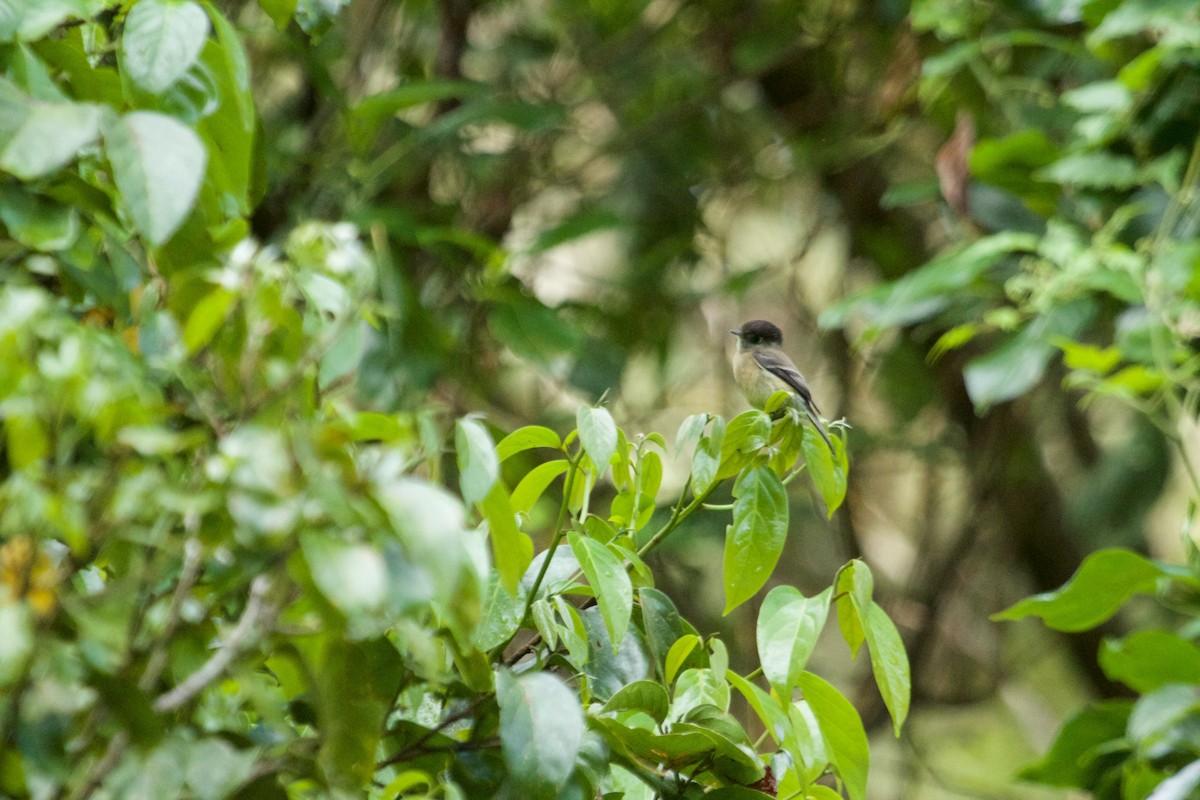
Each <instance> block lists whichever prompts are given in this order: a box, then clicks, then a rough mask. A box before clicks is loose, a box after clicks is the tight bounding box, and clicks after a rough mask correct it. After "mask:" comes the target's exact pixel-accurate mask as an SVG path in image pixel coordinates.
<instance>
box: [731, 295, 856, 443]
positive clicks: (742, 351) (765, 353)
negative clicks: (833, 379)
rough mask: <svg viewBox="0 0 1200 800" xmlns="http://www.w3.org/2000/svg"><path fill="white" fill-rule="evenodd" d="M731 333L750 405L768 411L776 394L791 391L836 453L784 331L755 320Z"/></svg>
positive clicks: (737, 373) (739, 379)
mask: <svg viewBox="0 0 1200 800" xmlns="http://www.w3.org/2000/svg"><path fill="white" fill-rule="evenodd" d="M730 333H732V334H733V335H734V336H736V337H738V345H737V352H736V353H735V354H734V356H733V378H734V380H736V381H737V385H738V388H739V389H741V390H742V394H743V395H745V396H746V400H747V401H749V403H750V405H752V406H755V407H757V408H764V407H765V406H766V404H767V400H769V399H770V397H771V395H773V394H774V393H775V392H778V391H780V390H782V391H785V392H790V393H791V394H792V400H793V402H795V403H796V404H797V405H798V406H799V407H800V409H801V410H802V411H803V412H804V413H805V414H806V415H807V416H808V418H809V420H810V421H811V422H812V424H813V427H815V428H816V429H817V433H819V434H821V437H822V438H823V439H824V440H825V443H826V444H827V445H829V450H830V452H833V442H832V441H830V439H829V434H828V433H827V432H826V431H825V426H824V425H823V424H822V423H821V417H820V416H819V415H818V413H817V404H816V403H814V402H813V397H812V390H811V389H809V388H808V381H806V380H804V376H803V375H801V374H800V370H798V369H796V365H795V364H793V363H792V360H791V359H790V358H788V357H787V354H786V353H784V352H783V332H782V331H780V330H779V328H778V326H776V325H775V324H774V323H771V322H767V321H766V320H765V319H755V320H751V321H749V322H747V323H746V324H744V325H743V326H742V327H741V328H739V329H736V330H731V331H730Z"/></svg>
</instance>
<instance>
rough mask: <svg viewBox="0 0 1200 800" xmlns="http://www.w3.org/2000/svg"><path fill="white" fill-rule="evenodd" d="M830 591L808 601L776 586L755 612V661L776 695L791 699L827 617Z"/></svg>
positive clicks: (792, 589)
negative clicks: (756, 647) (756, 624)
mask: <svg viewBox="0 0 1200 800" xmlns="http://www.w3.org/2000/svg"><path fill="white" fill-rule="evenodd" d="M832 591H833V590H832V588H830V589H826V590H825V591H823V592H821V593H820V594H819V595H817V596H815V597H812V598H808V597H805V596H804V595H803V594H801V593H800V590H799V589H796V588H794V587H792V586H776V587H775V588H774V589H772V590H771V591H770V592H769V593H768V594H767V596H766V598H764V599H763V603H762V606H761V607H759V611H758V627H757V629H756V639H757V642H758V658H759V663H760V664H761V665H762V671H763V675H765V676H766V678H767V680H768V681H769V682H770V684H771V686H772V688H774V689H775V692H776V693H777V694H778V695H779V696H780V697H784V698H788V697H791V695H792V689H794V688H795V687H796V686H797V685H798V683H799V681H800V676H801V675H802V674H803V673H804V668H805V666H806V665H807V664H808V659H809V657H810V656H811V655H812V652H813V649H814V648H815V647H816V644H817V638H818V637H819V636H820V634H821V629H822V628H824V627H825V620H826V619H827V618H828V616H829V599H830V597H831V596H832Z"/></svg>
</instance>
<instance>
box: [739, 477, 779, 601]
mask: <svg viewBox="0 0 1200 800" xmlns="http://www.w3.org/2000/svg"><path fill="white" fill-rule="evenodd" d="M733 496H734V498H735V500H734V503H733V524H732V525H730V526H729V528H728V529H727V530H726V532H725V560H724V576H725V613H726V614H728V613H729V612H730V611H732V610H733V609H735V608H737V607H738V606H739V605H741V604H742V603H744V602H745V601H747V600H749V599H750V598H751V597H753V596H754V594H755V592H757V591H758V590H759V589H761V588H762V587H763V585H764V584H765V583H766V582H767V579H768V578H770V577H771V572H772V570H774V569H775V564H776V563H777V562H778V561H779V556H780V555H781V554H782V553H783V544H784V541H785V540H786V539H787V527H788V505H787V489H786V488H785V487H784V485H783V483H782V482H781V481H780V480H779V476H777V475H776V474H775V473H774V472H772V471H771V470H770V469H768V468H767V467H751V468H750V469H747V470H745V471H744V472H743V473H742V474H741V475H739V476H738V479H737V481H736V482H735V483H734V485H733Z"/></svg>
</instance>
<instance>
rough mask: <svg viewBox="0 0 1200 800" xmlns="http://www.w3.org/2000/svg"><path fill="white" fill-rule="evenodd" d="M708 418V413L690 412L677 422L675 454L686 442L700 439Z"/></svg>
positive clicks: (689, 442)
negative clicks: (690, 413)
mask: <svg viewBox="0 0 1200 800" xmlns="http://www.w3.org/2000/svg"><path fill="white" fill-rule="evenodd" d="M709 419H710V416H709V415H708V414H692V415H691V416H689V417H687V418H685V419H684V420H683V422H681V423H680V424H679V430H678V431H676V433H675V453H676V454H678V453H679V452H680V451H681V450H683V448H684V447H686V446H687V445H688V444H691V443H692V442H698V441H700V434H701V433H703V432H704V428H705V426H707V425H708V421H709Z"/></svg>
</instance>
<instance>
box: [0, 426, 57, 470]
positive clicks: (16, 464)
mask: <svg viewBox="0 0 1200 800" xmlns="http://www.w3.org/2000/svg"><path fill="white" fill-rule="evenodd" d="M4 443H5V447H6V449H7V451H8V463H9V465H10V466H11V467H12V468H13V469H18V470H19V469H25V468H26V467H32V466H35V465H37V464H39V463H41V461H42V459H44V458H46V457H47V456H49V455H50V437H49V435H48V434H47V432H46V426H45V425H44V424H42V421H41V420H40V419H39V418H38V417H36V416H34V415H33V414H14V413H11V412H10V413H8V414H7V416H5V418H4Z"/></svg>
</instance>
